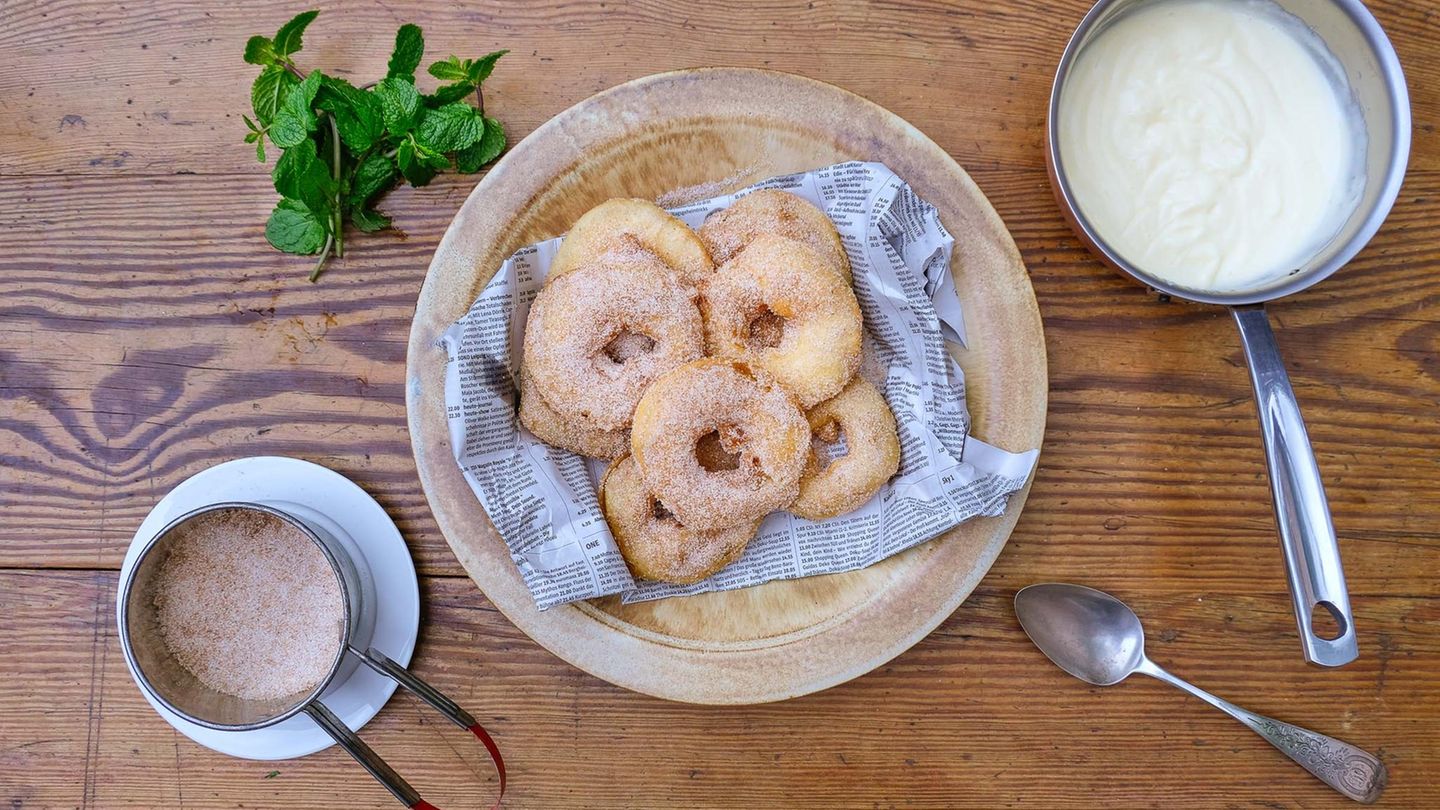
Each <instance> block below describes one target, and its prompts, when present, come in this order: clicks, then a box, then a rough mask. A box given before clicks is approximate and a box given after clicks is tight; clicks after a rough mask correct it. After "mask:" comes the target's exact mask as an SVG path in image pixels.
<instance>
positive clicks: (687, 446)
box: [630, 358, 810, 531]
mask: <svg viewBox="0 0 1440 810" xmlns="http://www.w3.org/2000/svg"><path fill="white" fill-rule="evenodd" d="M710 434H716V435H717V436H718V440H719V443H720V445H721V447H722V448H723V450H724V453H726V454H730V455H731V456H732V457H733V458H734V464H733V466H730V467H729V468H728V469H714V470H711V469H707V468H706V466H705V465H704V464H702V463H701V461H700V459H699V458H697V456H696V448H697V447H698V446H699V445H700V444H701V442H702V441H704V440H706V439H707V438H708V437H710ZM630 452H631V454H632V455H634V457H635V462H636V463H637V464H638V465H639V466H640V473H641V475H642V476H644V478H645V483H646V486H647V487H649V489H650V492H651V493H652V494H654V496H655V498H656V500H658V501H660V503H662V504H664V505H665V508H666V509H668V510H670V512H671V513H672V514H673V515H675V518H676V519H677V520H679V521H680V523H682V524H684V525H685V526H686V527H688V528H690V529H692V530H695V531H714V530H717V529H724V528H728V527H731V526H736V525H740V524H743V523H748V522H749V521H753V520H759V519H760V518H762V517H764V516H765V515H766V514H768V513H770V512H773V511H775V510H776V509H782V508H784V507H785V505H786V504H788V503H790V502H791V501H793V500H794V499H795V496H796V494H798V493H799V486H800V474H801V472H803V471H804V469H805V461H806V458H807V457H808V455H809V452H810V425H809V424H808V423H807V422H806V421H805V415H804V414H803V413H801V412H800V408H799V407H798V406H797V404H796V402H795V400H794V398H793V397H791V395H790V394H789V393H787V392H786V391H785V390H784V389H783V388H782V387H781V386H780V385H779V384H778V383H776V381H775V380H774V379H772V378H771V377H770V376H769V375H768V374H765V373H764V372H763V371H760V370H758V369H751V368H750V367H748V366H746V365H745V364H744V363H738V362H733V361H727V360H718V359H714V358H706V359H704V360H697V361H695V362H693V363H688V364H686V365H683V366H681V367H679V368H677V369H675V370H674V371H671V372H670V373H668V374H666V375H665V376H663V377H661V378H660V379H658V380H656V381H655V382H654V383H653V384H651V386H650V389H649V390H648V391H646V392H645V396H643V397H641V399H640V404H639V405H638V406H636V408H635V424H634V426H633V427H632V428H631V432H630Z"/></svg>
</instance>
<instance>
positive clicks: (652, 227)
mask: <svg viewBox="0 0 1440 810" xmlns="http://www.w3.org/2000/svg"><path fill="white" fill-rule="evenodd" d="M627 247H628V248H639V249H641V250H645V251H647V252H649V253H653V254H655V255H656V256H657V257H659V259H660V260H661V261H662V262H664V263H665V265H666V266H667V267H669V268H670V269H671V270H672V271H673V272H674V273H675V275H676V276H677V277H678V278H679V279H680V281H681V283H683V284H686V285H688V286H690V287H699V286H701V285H702V284H703V283H704V282H705V281H706V280H707V279H709V278H710V275H711V274H712V273H714V272H715V264H714V262H712V261H711V260H710V254H709V252H708V251H706V250H705V245H704V243H703V242H701V241H700V237H698V236H696V235H695V232H694V231H692V230H690V228H689V226H687V225H686V224H685V223H683V222H681V221H680V220H679V219H676V218H675V217H674V216H672V215H671V214H670V212H668V211H666V210H665V209H663V208H661V207H660V206H658V205H656V204H655V203H652V202H649V201H647V200H631V199H614V200H607V201H605V202H603V203H600V204H599V205H597V206H595V207H594V208H591V209H590V210H589V211H588V212H586V213H585V215H584V216H582V217H580V219H579V220H578V221H576V223H575V225H574V227H572V228H571V229H570V232H569V233H567V234H565V238H564V239H563V240H562V241H561V242H560V249H559V250H558V251H556V253H555V258H554V260H552V261H551V262H550V275H549V278H555V277H556V276H561V275H564V274H566V273H569V272H571V271H573V270H575V268H577V267H581V266H583V265H584V264H585V263H586V262H588V261H590V260H592V259H594V258H595V257H596V256H599V255H600V254H602V253H605V252H606V251H609V250H614V249H616V248H620V249H625V248H627Z"/></svg>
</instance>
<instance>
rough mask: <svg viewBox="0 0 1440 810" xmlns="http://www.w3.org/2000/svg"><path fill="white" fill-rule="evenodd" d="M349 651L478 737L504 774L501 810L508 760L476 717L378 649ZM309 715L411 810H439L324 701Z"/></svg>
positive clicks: (308, 709)
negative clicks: (506, 761) (503, 756)
mask: <svg viewBox="0 0 1440 810" xmlns="http://www.w3.org/2000/svg"><path fill="white" fill-rule="evenodd" d="M346 651H347V652H349V653H350V654H351V655H354V656H355V657H357V658H359V659H360V660H361V661H364V662H365V665H366V666H368V667H370V668H371V669H373V670H375V671H376V672H378V673H380V674H381V675H384V676H386V677H387V678H391V679H393V680H394V681H395V682H396V683H398V684H400V685H401V686H403V687H405V689H406V691H409V692H410V693H412V694H414V695H415V696H416V697H418V698H420V699H421V700H423V701H425V702H426V703H428V704H430V705H431V706H432V707H434V708H435V710H436V711H438V712H440V713H441V714H443V715H445V717H447V718H448V719H449V720H450V721H451V722H453V723H455V725H457V726H460V727H461V728H463V729H465V730H466V731H469V732H470V733H471V734H474V735H475V738H476V739H478V740H480V742H481V744H482V745H484V746H485V750H486V751H487V752H489V754H490V759H491V760H493V761H494V763H495V771H496V773H498V774H499V775H500V795H499V796H496V797H495V803H494V804H493V805H491V806H490V808H491V810H498V808H499V807H500V800H501V799H503V798H504V797H505V760H504V759H501V757H500V747H499V746H497V745H496V744H495V740H494V739H492V738H491V737H490V735H489V734H488V733H486V731H485V729H483V728H481V727H480V724H479V723H477V722H475V718H474V717H471V716H470V713H469V712H467V711H465V710H464V709H462V708H460V706H459V705H457V704H456V703H455V701H453V700H451V699H450V698H448V697H446V696H445V693H443V692H441V691H440V690H439V689H436V688H435V687H433V686H431V685H430V684H428V683H426V682H424V681H422V680H420V679H419V678H418V677H416V676H415V675H413V674H411V672H410V671H409V670H407V669H405V668H404V667H402V666H400V665H399V664H397V663H395V662H394V661H392V660H390V658H388V657H387V656H386V655H385V654H384V653H382V652H380V651H379V650H377V649H375V648H374V647H371V648H370V649H368V650H364V651H361V650H358V649H356V648H354V647H348V648H347V650H346ZM305 713H306V714H307V715H309V716H310V719H312V720H314V721H315V723H316V724H317V725H319V726H320V728H322V729H324V730H325V733H326V734H329V735H330V737H331V739H333V740H335V742H337V743H339V744H340V747H341V748H343V749H345V752H346V753H348V754H349V755H350V756H352V757H354V758H355V761H356V762H358V763H360V767H362V768H364V769H365V770H366V771H368V772H369V773H370V775H371V776H373V777H375V780H376V781H377V782H379V783H380V784H382V785H384V786H385V789H386V790H388V791H390V793H391V795H393V796H394V797H395V798H397V799H399V800H400V802H401V803H402V804H404V805H405V806H406V807H409V808H410V809H411V810H438V808H436V807H435V805H433V804H430V803H429V802H427V801H425V800H424V799H422V798H420V794H419V793H416V792H415V789H414V788H412V787H410V784H409V783H408V782H406V781H405V780H404V779H403V778H401V776H400V774H398V773H396V772H395V769H394V768H391V767H390V766H389V765H388V764H386V763H385V760H383V759H381V758H380V755H379V754H377V753H375V752H374V751H373V750H371V748H370V746H368V745H366V744H365V741H364V740H362V739H360V737H359V736H358V735H356V733H355V732H353V731H351V730H350V728H349V726H346V725H345V724H344V723H342V722H340V719H339V718H338V717H336V716H335V714H334V713H333V712H331V711H330V710H329V709H327V708H325V705H324V704H322V703H321V702H320V701H318V700H314V701H311V702H310V703H308V704H306V706H305Z"/></svg>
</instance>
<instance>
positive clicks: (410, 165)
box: [395, 138, 450, 187]
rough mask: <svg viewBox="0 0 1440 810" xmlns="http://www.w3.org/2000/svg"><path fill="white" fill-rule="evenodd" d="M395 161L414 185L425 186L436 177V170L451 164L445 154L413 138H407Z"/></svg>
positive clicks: (397, 152)
mask: <svg viewBox="0 0 1440 810" xmlns="http://www.w3.org/2000/svg"><path fill="white" fill-rule="evenodd" d="M395 162H396V163H397V164H398V165H399V166H400V173H401V174H403V175H404V176H405V179H406V180H407V181H409V183H410V185H412V186H417V187H419V186H423V185H426V184H428V183H429V182H430V181H431V180H433V179H434V178H435V173H436V171H438V170H440V169H444V168H446V167H448V166H449V165H450V160H449V159H448V158H446V157H445V156H444V155H440V154H436V153H435V152H433V151H431V150H429V149H426V148H425V147H424V146H423V145H420V144H418V143H416V142H415V141H414V140H413V139H411V138H406V139H405V140H404V142H402V143H401V144H400V148H399V149H398V150H397V151H396V153H395Z"/></svg>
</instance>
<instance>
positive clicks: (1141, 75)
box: [1058, 0, 1364, 291]
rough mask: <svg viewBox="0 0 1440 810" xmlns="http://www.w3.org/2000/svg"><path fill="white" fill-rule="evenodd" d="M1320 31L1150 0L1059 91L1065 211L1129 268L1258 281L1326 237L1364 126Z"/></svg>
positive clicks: (1201, 283) (1254, 7)
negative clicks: (1067, 194) (1067, 197)
mask: <svg viewBox="0 0 1440 810" xmlns="http://www.w3.org/2000/svg"><path fill="white" fill-rule="evenodd" d="M1344 82H1345V80H1344V74H1343V72H1342V71H1341V70H1340V68H1339V66H1338V63H1336V62H1335V59H1334V57H1333V56H1332V55H1331V54H1330V53H1329V51H1327V50H1326V49H1325V45H1324V43H1323V42H1322V41H1321V40H1320V38H1319V37H1318V36H1317V35H1316V34H1315V33H1314V32H1312V31H1310V30H1309V29H1308V28H1306V27H1305V26H1304V24H1303V23H1301V22H1300V21H1299V20H1298V19H1296V18H1294V17H1292V16H1290V15H1288V14H1286V13H1285V12H1283V11H1282V10H1281V9H1280V8H1279V7H1278V6H1275V5H1274V4H1273V3H1270V2H1265V0H1159V1H1158V2H1154V3H1149V4H1145V5H1142V6H1139V7H1137V8H1136V9H1134V10H1132V11H1128V12H1124V13H1122V14H1121V15H1120V16H1119V17H1118V18H1117V19H1116V20H1114V21H1113V22H1112V23H1110V24H1109V25H1108V26H1107V27H1106V28H1104V29H1103V30H1102V31H1100V32H1099V33H1098V34H1096V35H1095V36H1094V38H1093V40H1092V41H1090V42H1089V43H1087V44H1086V46H1085V48H1084V50H1083V51H1082V52H1081V53H1080V55H1079V58H1078V59H1077V60H1076V61H1075V64H1074V67H1073V69H1072V71H1071V73H1070V75H1069V78H1068V79H1067V81H1066V83H1065V85H1064V88H1063V89H1062V91H1061V97H1060V108H1059V127H1058V135H1059V137H1058V140H1059V147H1060V160H1061V164H1062V166H1063V167H1064V170H1065V173H1066V176H1067V177H1068V179H1069V182H1070V186H1071V191H1072V194H1073V197H1074V200H1075V203H1076V205H1077V206H1078V207H1079V209H1080V211H1081V213H1082V214H1083V215H1084V217H1085V219H1086V220H1087V221H1088V222H1089V223H1090V225H1091V227H1092V228H1093V229H1094V230H1095V232H1096V233H1097V234H1098V235H1099V236H1100V237H1101V238H1102V239H1103V240H1104V241H1105V242H1106V243H1107V244H1109V245H1110V246H1111V247H1112V248H1114V249H1115V250H1116V251H1117V252H1118V253H1119V254H1120V255H1121V256H1122V257H1124V258H1125V259H1126V260H1127V261H1128V262H1130V263H1131V264H1132V265H1134V266H1136V267H1138V268H1140V269H1141V270H1144V271H1145V272H1147V273H1150V274H1152V275H1154V276H1158V277H1159V278H1162V279H1164V280H1167V281H1169V282H1171V283H1173V284H1176V285H1178V286H1181V287H1187V288H1190V289H1200V290H1214V291H1226V290H1240V289H1248V288H1254V287H1257V286H1260V285H1262V284H1264V283H1266V282H1267V281H1269V280H1271V279H1273V278H1275V277H1277V276H1280V275H1284V274H1285V273H1287V272H1289V271H1291V270H1293V269H1295V268H1296V267H1298V266H1299V265H1300V264H1301V263H1303V262H1304V261H1305V260H1306V259H1307V258H1308V257H1309V256H1311V255H1312V254H1313V253H1314V252H1315V251H1316V250H1317V249H1318V248H1319V247H1321V246H1322V245H1323V244H1324V243H1325V242H1327V241H1328V240H1329V239H1330V238H1331V237H1333V236H1334V235H1335V233H1336V232H1337V231H1338V230H1339V228H1340V226H1341V225H1342V224H1343V223H1344V220H1345V218H1346V217H1347V216H1348V215H1349V213H1350V210H1351V209H1352V207H1353V206H1354V202H1355V200H1356V198H1357V197H1358V194H1359V190H1360V186H1361V180H1362V177H1361V176H1360V171H1361V168H1360V160H1359V158H1358V155H1359V153H1360V151H1361V150H1363V147H1364V142H1363V139H1364V130H1363V125H1364V124H1363V119H1362V118H1360V117H1359V116H1360V115H1361V113H1360V111H1359V109H1358V108H1357V107H1356V105H1355V102H1354V100H1353V97H1352V96H1351V93H1350V90H1349V88H1348V86H1347V85H1345V83H1344Z"/></svg>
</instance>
